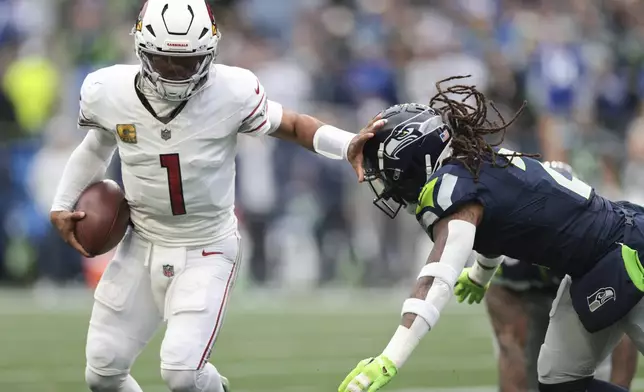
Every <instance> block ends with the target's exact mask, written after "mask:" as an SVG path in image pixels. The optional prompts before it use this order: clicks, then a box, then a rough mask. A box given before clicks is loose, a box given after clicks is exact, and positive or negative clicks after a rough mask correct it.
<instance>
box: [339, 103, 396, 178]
mask: <svg viewBox="0 0 644 392" xmlns="http://www.w3.org/2000/svg"><path fill="white" fill-rule="evenodd" d="M386 123H387V120H384V119H381V118H380V115H377V116H376V117H374V118H372V119H371V121H369V123H368V124H367V126H366V127H364V128H362V129H361V130H360V132H358V134H357V135H356V136H355V137H354V138H353V140H351V144H349V149H348V150H347V159H348V160H349V163H351V166H353V170H355V171H356V175H357V176H358V182H362V181H364V169H363V167H362V160H363V158H364V157H363V155H362V149H363V147H364V145H365V143H366V142H367V141H368V140H369V139H371V138H372V137H373V136H374V135H375V134H376V132H378V130H379V129H380V128H382V127H383V126H384V125H385V124H386Z"/></svg>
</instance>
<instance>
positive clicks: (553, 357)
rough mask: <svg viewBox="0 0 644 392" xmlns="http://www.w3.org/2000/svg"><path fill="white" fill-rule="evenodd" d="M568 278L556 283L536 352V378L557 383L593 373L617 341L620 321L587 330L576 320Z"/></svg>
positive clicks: (620, 333) (619, 332) (547, 382)
mask: <svg viewBox="0 0 644 392" xmlns="http://www.w3.org/2000/svg"><path fill="white" fill-rule="evenodd" d="M570 283H571V281H570V278H569V277H568V276H566V278H564V279H563V280H562V282H561V285H560V286H559V291H558V292H557V297H556V298H555V300H554V301H553V304H552V309H551V311H550V324H549V326H548V331H547V332H546V337H545V341H544V343H543V345H542V346H541V351H540V353H539V361H538V371H539V381H540V382H542V383H544V384H559V383H563V382H568V381H573V380H578V379H581V378H585V377H590V376H593V375H594V373H595V369H596V367H597V365H598V364H599V363H600V362H601V361H603V360H604V359H605V358H606V357H607V356H608V355H609V353H610V352H611V351H612V350H613V348H614V347H615V345H616V344H617V343H618V342H619V339H620V338H621V336H622V334H623V328H622V325H621V323H617V324H615V325H613V326H611V327H608V328H605V329H602V330H600V331H598V332H595V333H592V334H591V333H589V332H588V331H586V329H585V328H584V327H583V325H582V324H581V321H579V317H578V316H577V313H576V312H575V310H574V309H573V306H572V299H571V297H570Z"/></svg>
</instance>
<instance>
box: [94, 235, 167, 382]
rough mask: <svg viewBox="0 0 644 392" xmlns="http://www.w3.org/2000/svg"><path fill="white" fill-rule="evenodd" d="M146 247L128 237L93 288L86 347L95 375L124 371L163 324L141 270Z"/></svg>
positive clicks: (143, 269)
mask: <svg viewBox="0 0 644 392" xmlns="http://www.w3.org/2000/svg"><path fill="white" fill-rule="evenodd" d="M147 246H148V243H147V242H145V241H144V240H142V239H141V238H139V237H138V236H136V235H134V234H132V233H131V232H130V233H128V234H127V235H126V237H125V239H124V240H123V242H122V243H121V245H119V248H118V250H117V252H116V255H115V256H114V259H113V260H112V261H111V262H110V263H109V264H108V266H107V269H106V270H105V272H104V273H103V276H102V277H101V280H100V282H99V284H98V286H97V288H96V291H95V293H94V307H93V309H92V315H91V318H90V323H89V330H88V333H87V346H86V356H87V364H88V366H89V367H91V368H92V370H94V371H95V372H96V373H99V374H103V375H112V374H118V373H122V372H124V371H127V370H128V369H129V368H130V367H131V365H132V362H133V361H134V359H135V358H136V357H137V356H138V354H139V353H140V352H141V350H142V349H143V347H144V346H145V344H146V343H147V342H148V341H149V340H150V338H151V337H152V336H153V335H154V332H155V331H156V330H157V328H158V327H159V325H160V323H161V321H162V319H161V314H160V312H159V310H158V308H157V306H156V305H155V303H154V299H153V297H152V291H151V289H150V279H149V275H148V273H147V269H146V268H145V267H144V262H145V257H147Z"/></svg>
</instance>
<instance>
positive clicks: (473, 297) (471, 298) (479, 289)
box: [454, 268, 490, 305]
mask: <svg viewBox="0 0 644 392" xmlns="http://www.w3.org/2000/svg"><path fill="white" fill-rule="evenodd" d="M469 272H470V268H465V269H464V270H463V271H462V272H461V275H460V276H459V277H458V280H457V281H456V285H455V286H454V295H456V300H457V301H458V302H464V301H465V300H466V299H467V303H468V304H470V305H471V304H473V303H475V302H476V303H477V304H478V303H481V300H482V299H483V296H484V295H485V292H486V291H487V289H488V287H490V283H488V284H486V285H485V286H481V285H479V284H478V283H476V282H474V281H472V279H470V276H469Z"/></svg>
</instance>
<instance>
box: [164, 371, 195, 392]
mask: <svg viewBox="0 0 644 392" xmlns="http://www.w3.org/2000/svg"><path fill="white" fill-rule="evenodd" d="M197 376H198V371H197V370H168V369H161V377H162V378H163V381H165V384H166V385H167V386H168V389H170V391H172V392H198V391H199V390H200V389H199V386H198V385H197Z"/></svg>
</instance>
